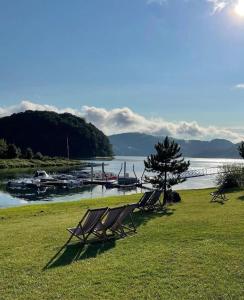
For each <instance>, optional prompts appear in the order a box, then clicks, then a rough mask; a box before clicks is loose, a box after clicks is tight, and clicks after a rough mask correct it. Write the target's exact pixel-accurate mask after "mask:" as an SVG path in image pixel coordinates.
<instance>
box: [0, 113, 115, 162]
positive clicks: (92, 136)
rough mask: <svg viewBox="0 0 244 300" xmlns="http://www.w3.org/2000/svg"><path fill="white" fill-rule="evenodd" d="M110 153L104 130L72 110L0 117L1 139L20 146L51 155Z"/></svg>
mask: <svg viewBox="0 0 244 300" xmlns="http://www.w3.org/2000/svg"><path fill="white" fill-rule="evenodd" d="M67 137H68V141H69V150H70V157H72V158H81V157H94V156H110V155H112V148H111V145H110V143H109V139H108V138H107V137H106V136H105V135H104V134H103V132H102V131H100V130H99V129H97V128H96V127H95V126H94V125H92V124H91V123H87V122H86V121H85V120H84V119H82V118H80V117H76V116H74V115H71V114H69V113H64V114H57V113H55V112H48V111H26V112H22V113H17V114H13V115H11V116H9V117H3V118H0V139H1V138H3V139H5V140H6V141H7V142H8V143H14V144H15V145H16V146H18V147H20V148H21V149H25V148H27V147H30V148H32V150H33V151H34V152H38V151H39V152H41V153H42V154H44V155H49V156H67Z"/></svg>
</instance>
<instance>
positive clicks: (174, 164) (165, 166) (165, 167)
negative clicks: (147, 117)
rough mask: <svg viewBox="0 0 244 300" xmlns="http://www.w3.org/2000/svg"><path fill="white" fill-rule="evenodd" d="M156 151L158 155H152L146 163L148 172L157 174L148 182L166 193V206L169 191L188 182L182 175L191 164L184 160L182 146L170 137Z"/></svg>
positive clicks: (158, 145)
mask: <svg viewBox="0 0 244 300" xmlns="http://www.w3.org/2000/svg"><path fill="white" fill-rule="evenodd" d="M155 150H156V154H151V155H150V156H148V157H147V160H145V161H144V164H145V168H146V170H147V171H149V172H153V173H156V174H155V176H153V177H152V178H147V181H148V182H150V183H151V184H152V185H153V186H154V187H156V188H158V189H161V190H162V191H163V192H164V200H163V205H165V204H166V201H167V192H168V190H169V189H170V188H171V187H172V186H173V185H175V184H178V183H181V182H184V181H185V180H186V179H185V178H182V177H181V174H182V173H183V172H185V171H187V170H188V168H189V166H190V162H189V161H185V160H184V158H182V154H181V152H180V146H179V145H178V144H177V143H176V142H175V141H174V140H170V139H169V138H168V137H166V138H165V139H164V141H163V142H162V143H160V142H159V143H158V144H156V145H155Z"/></svg>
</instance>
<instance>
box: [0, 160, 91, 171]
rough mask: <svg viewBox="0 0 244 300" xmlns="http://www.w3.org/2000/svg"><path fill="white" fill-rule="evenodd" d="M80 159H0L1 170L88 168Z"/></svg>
mask: <svg viewBox="0 0 244 300" xmlns="http://www.w3.org/2000/svg"><path fill="white" fill-rule="evenodd" d="M86 165H87V163H85V162H83V161H81V160H78V159H65V158H46V159H22V158H15V159H0V169H1V170H4V169H15V168H16V169H19V168H38V167H75V166H84V167H85V166H86Z"/></svg>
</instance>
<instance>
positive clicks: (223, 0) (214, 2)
mask: <svg viewBox="0 0 244 300" xmlns="http://www.w3.org/2000/svg"><path fill="white" fill-rule="evenodd" d="M170 1H171V0H147V4H153V3H154V4H159V5H163V4H164V3H166V2H170ZM179 1H182V0H179ZM184 1H185V2H189V1H193V0H184ZM198 1H199V2H201V1H205V2H207V3H209V4H210V5H211V6H212V15H214V14H216V13H219V12H221V11H223V10H224V9H225V8H227V7H229V6H230V5H232V4H233V3H236V0H198Z"/></svg>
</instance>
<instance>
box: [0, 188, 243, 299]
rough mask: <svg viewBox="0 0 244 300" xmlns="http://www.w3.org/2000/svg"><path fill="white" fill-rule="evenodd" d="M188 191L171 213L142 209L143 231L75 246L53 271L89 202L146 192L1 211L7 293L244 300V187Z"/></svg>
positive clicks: (2, 290) (2, 286)
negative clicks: (224, 194)
mask: <svg viewBox="0 0 244 300" xmlns="http://www.w3.org/2000/svg"><path fill="white" fill-rule="evenodd" d="M181 194H182V196H183V202H182V203H181V204H178V205H174V206H171V207H169V210H168V212H167V214H165V215H162V214H159V213H147V214H145V215H144V216H141V214H140V213H136V223H137V225H138V233H137V234H136V235H134V236H131V237H128V238H126V239H120V240H116V241H110V242H107V243H104V244H102V243H97V244H93V245H90V246H86V247H84V248H81V247H80V246H79V245H77V244H76V245H73V246H72V245H71V246H69V247H68V248H67V249H66V250H64V251H63V252H62V253H61V255H60V256H58V257H57V258H56V260H54V261H53V262H52V264H51V265H50V267H49V268H48V269H47V270H45V271H43V270H42V269H43V267H44V266H45V265H46V264H47V262H48V261H49V260H50V258H52V256H54V255H55V253H57V251H58V250H59V249H60V247H61V246H62V245H63V243H64V242H65V241H66V239H67V237H68V234H67V232H66V231H65V228H66V227H68V226H72V225H75V223H76V222H77V221H78V220H79V219H80V216H81V215H82V214H83V213H84V211H85V210H86V208H87V207H98V206H105V205H110V206H113V205H118V204H120V203H127V202H133V201H135V200H137V199H138V197H139V196H138V195H133V196H128V197H123V198H118V197H114V198H107V199H102V200H89V201H82V202H75V203H58V204H48V205H36V206H29V207H22V208H14V209H3V210H0V254H1V256H0V295H1V296H0V298H1V299H5V300H7V299H11V300H12V299H89V300H90V299H244V250H243V249H244V235H243V231H244V202H243V198H244V196H243V194H244V193H243V192H235V193H232V194H230V195H229V196H228V197H229V201H227V202H226V204H224V205H220V204H217V203H209V200H210V196H209V190H198V191H184V192H182V193H181Z"/></svg>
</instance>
